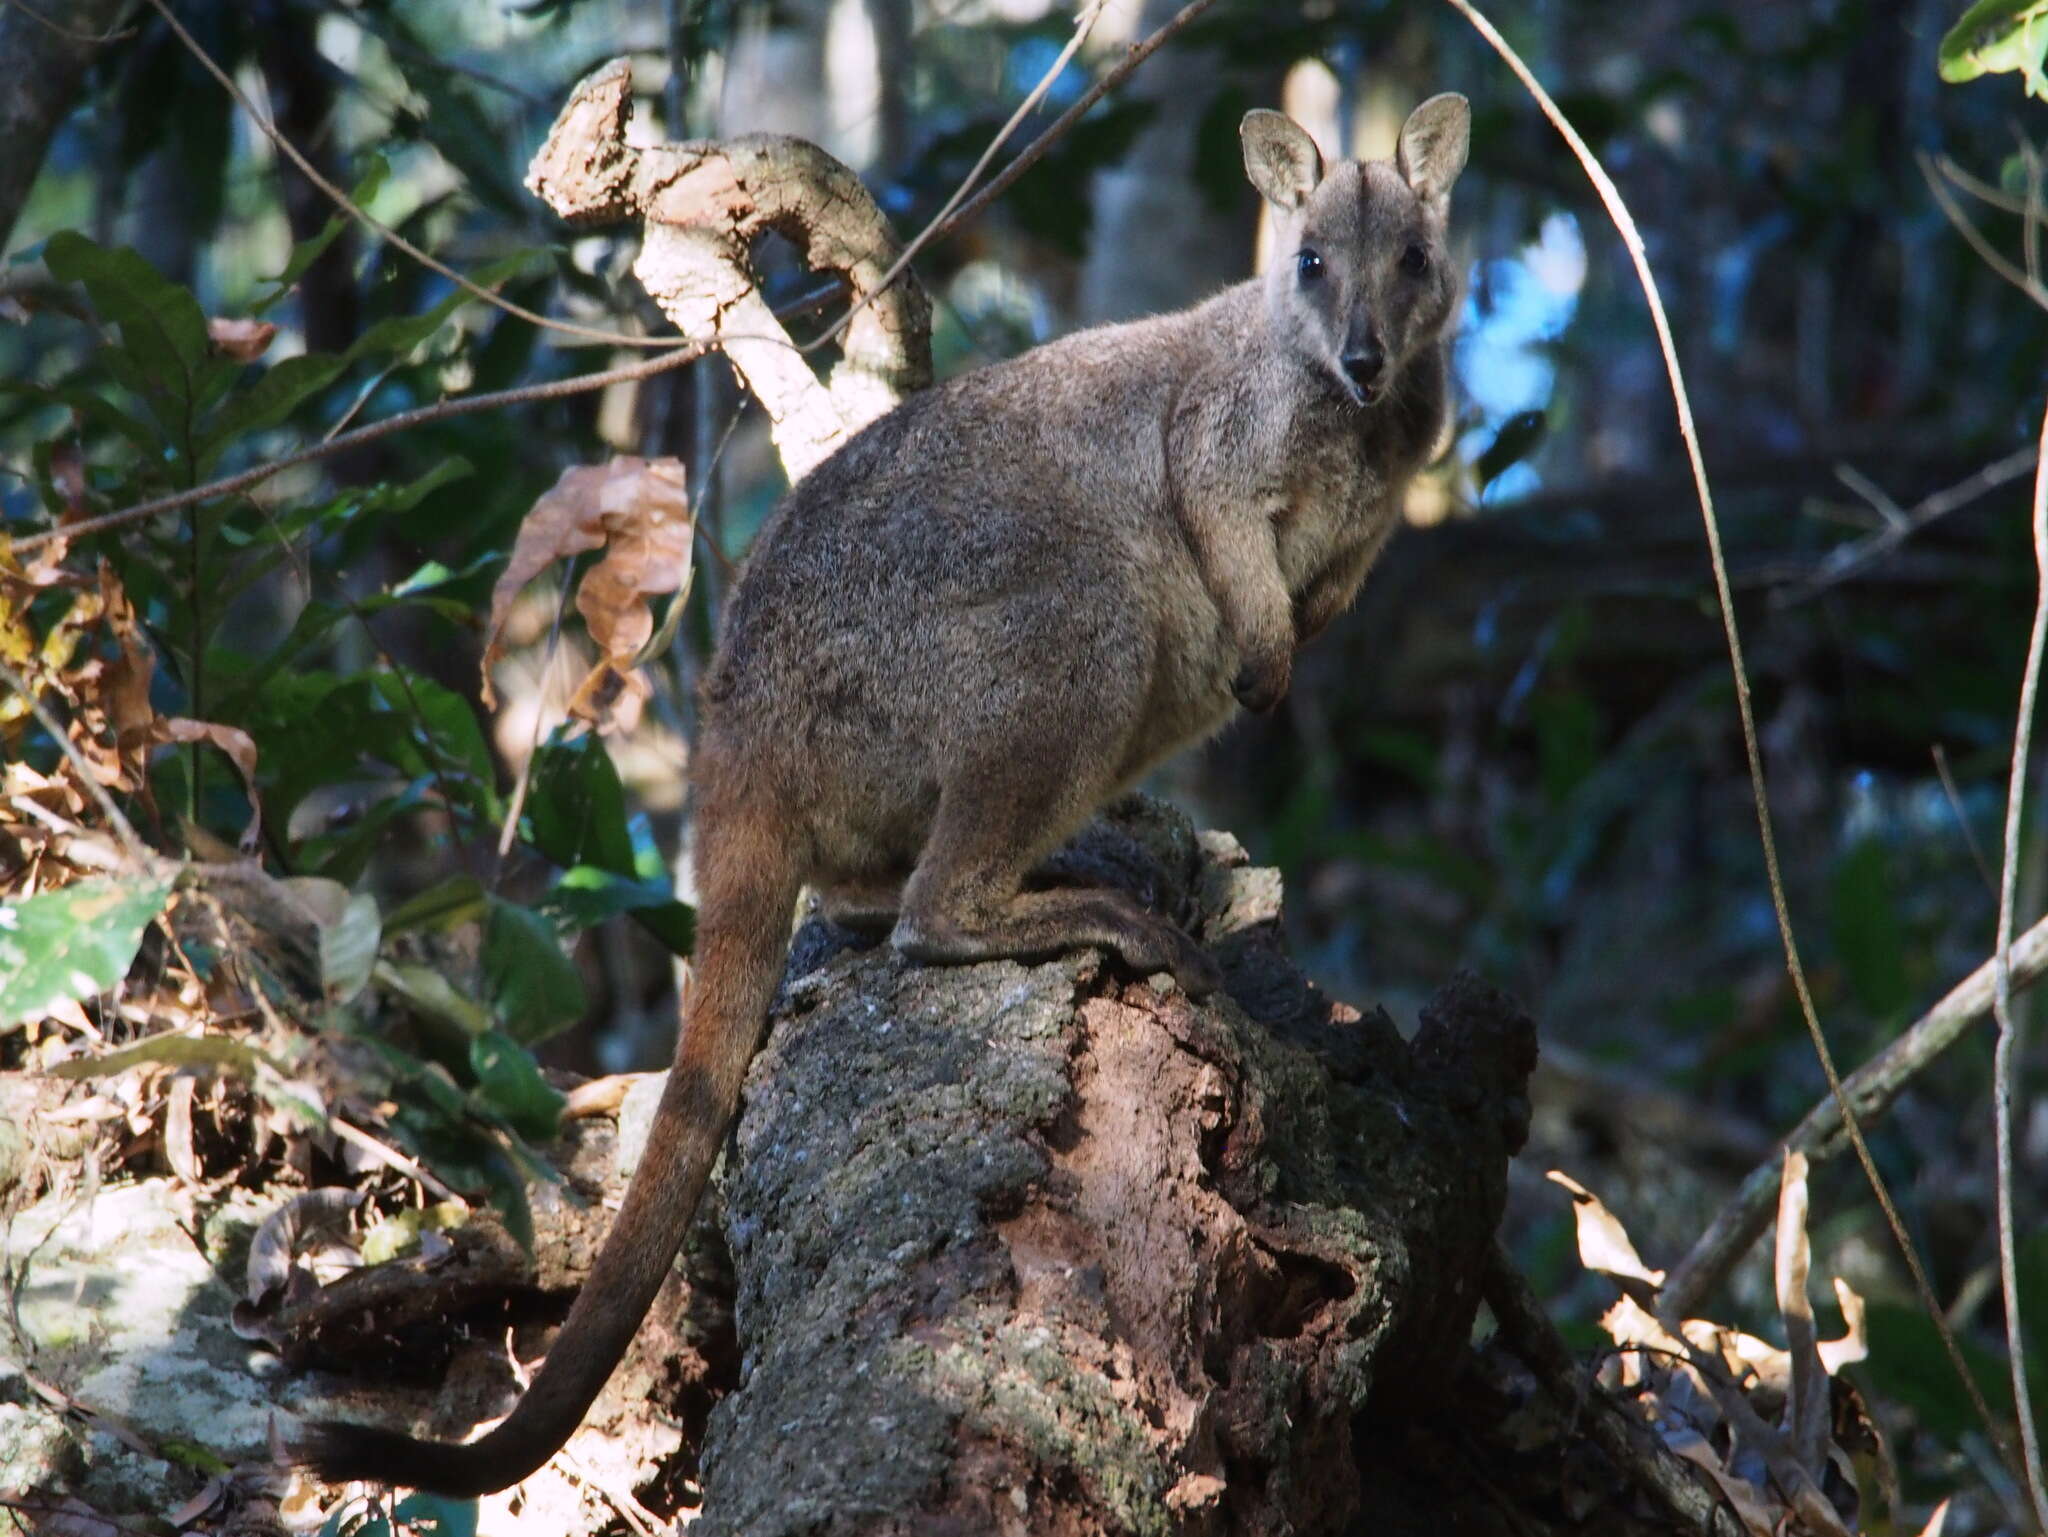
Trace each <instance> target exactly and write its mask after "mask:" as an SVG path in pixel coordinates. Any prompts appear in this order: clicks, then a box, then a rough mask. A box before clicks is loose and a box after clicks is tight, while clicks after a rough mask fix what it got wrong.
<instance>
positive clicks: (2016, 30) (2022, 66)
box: [1935, 0, 2048, 100]
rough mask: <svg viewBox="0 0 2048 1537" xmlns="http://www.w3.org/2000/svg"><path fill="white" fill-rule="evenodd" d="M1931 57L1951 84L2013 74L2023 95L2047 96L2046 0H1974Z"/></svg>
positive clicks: (2047, 6)
mask: <svg viewBox="0 0 2048 1537" xmlns="http://www.w3.org/2000/svg"><path fill="white" fill-rule="evenodd" d="M1935 57H1936V63H1937V65H1938V67H1939V68H1940V70H1941V78H1942V79H1944V80H1946V81H1948V82H1950V83H1951V84H1959V83H1961V82H1963V81H1966V80H1975V79H1976V78H1977V77H1978V76H1980V75H2002V74H2013V73H2016V74H2018V75H2019V76H2020V78H2021V79H2023V80H2024V81H2025V82H2026V86H2027V94H2028V95H2029V96H2039V97H2041V98H2042V99H2043V100H2048V72H2044V71H2043V69H2042V61H2043V59H2044V58H2048V0H1977V3H1976V4H1975V5H1972V6H1971V7H1970V8H1969V9H1968V10H1967V11H1964V12H1963V14H1962V15H1961V16H1960V17H1959V18H1958V19H1957V21H1956V24H1955V25H1954V26H1953V27H1951V28H1949V30H1948V32H1947V33H1946V35H1944V36H1943V38H1942V40H1941V47H1940V48H1939V50H1938V51H1937V53H1936V56H1935Z"/></svg>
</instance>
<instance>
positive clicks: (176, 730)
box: [150, 715, 263, 854]
mask: <svg viewBox="0 0 2048 1537" xmlns="http://www.w3.org/2000/svg"><path fill="white" fill-rule="evenodd" d="M150 735H151V740H152V741H153V742H166V743H168V742H180V743H182V742H204V743H206V744H207V745H208V746H211V747H217V748H219V749H220V750H221V751H222V752H223V753H225V754H226V755H227V759H228V761H229V762H230V763H232V764H234V766H235V772H236V773H238V774H240V775H241V776H242V793H243V794H245V795H247V796H248V797H249V825H248V826H247V827H244V828H243V829H242V838H241V846H242V852H243V853H245V854H247V853H251V852H253V851H254V850H255V849H256V847H257V845H258V843H259V842H260V841H261V838H262V833H263V806H262V804H261V803H260V802H259V801H258V800H257V799H256V743H255V741H254V740H253V739H252V738H251V737H250V735H249V733H248V732H246V731H244V730H243V729H242V728H241V727H239V726H223V725H221V724H220V723H219V722H217V721H210V720H187V719H186V718H185V717H184V716H182V715H171V716H166V717H164V718H163V719H161V720H159V721H158V722H157V723H156V724H155V726H154V727H153V728H152V730H151V733H150Z"/></svg>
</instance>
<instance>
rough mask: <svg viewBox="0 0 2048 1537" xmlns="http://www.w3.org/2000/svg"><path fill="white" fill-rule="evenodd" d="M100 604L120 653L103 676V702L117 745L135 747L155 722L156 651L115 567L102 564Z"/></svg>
mask: <svg viewBox="0 0 2048 1537" xmlns="http://www.w3.org/2000/svg"><path fill="white" fill-rule="evenodd" d="M100 604H101V610H102V612H103V613H104V614H105V615H106V622H107V628H109V629H110V630H112V631H113V632H114V640H115V642H116V643H117V644H118V645H119V646H120V648H121V654H120V656H118V657H117V658H115V659H114V660H113V661H111V662H109V663H108V664H107V666H106V670H105V671H104V672H102V673H101V674H100V678H99V683H100V695H99V697H100V702H101V706H102V708H104V709H105V711H106V715H107V720H108V723H109V724H110V725H112V726H113V728H114V740H115V743H116V745H117V746H121V747H129V746H131V745H134V743H133V740H132V739H134V738H138V737H140V736H141V735H142V734H143V733H145V732H147V731H148V729H149V728H150V726H151V725H152V724H154V723H155V721H156V707H155V706H154V705H152V704H151V703H150V702H149V686H150V683H151V682H152V680H154V679H155V677H156V648H155V647H153V646H152V645H150V643H149V638H148V637H147V636H145V635H144V634H143V633H142V624H141V621H140V620H138V619H137V618H136V617H135V605H134V604H132V603H130V602H129V601H128V594H127V592H126V591H125V590H123V588H122V586H121V579H120V578H119V577H118V576H116V575H114V568H113V567H112V566H110V565H108V564H107V563H106V562H105V561H101V562H100Z"/></svg>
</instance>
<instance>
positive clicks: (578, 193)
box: [526, 59, 931, 480]
mask: <svg viewBox="0 0 2048 1537" xmlns="http://www.w3.org/2000/svg"><path fill="white" fill-rule="evenodd" d="M632 112H633V76H632V69H631V67H630V65H629V64H628V63H627V61H626V60H624V59H614V60H613V61H612V62H611V63H609V64H607V65H605V66H603V67H602V68H600V69H598V70H596V71H594V72H592V73H591V74H590V75H588V76H586V77H585V78H584V79H583V80H582V82H581V83H580V84H578V85H577V87H576V89H575V90H574V91H573V92H571V93H570V96H569V100H568V102H567V103H566V104H565V105H564V106H563V108H562V111H561V114H560V115H559V116H558V117H557V118H556V119H555V126H554V128H553V129H552V130H550V132H549V134H548V137H547V142H546V143H545V144H543V145H542V146H541V148H540V151H539V152H538V153H537V154H536V155H535V156H534V158H533V162H532V164H531V166H530V167H529V168H528V170H527V178H526V184H527V186H528V188H530V189H531V190H532V191H533V193H534V194H535V196H537V197H539V198H540V199H541V200H542V201H543V202H545V203H546V204H547V205H548V206H549V207H550V208H552V209H554V211H555V212H556V213H558V214H560V215H561V216H562V217H563V218H564V219H567V220H569V221H570V222H571V223H574V224H579V225H584V226H590V225H598V224H606V223H612V222H615V221H617V220H620V219H623V218H638V219H640V220H641V221H642V235H641V242H640V254H639V256H638V257H637V258H636V259H635V261H634V263H633V273H634V275H635V276H636V277H638V278H639V279H640V282H641V285H642V286H643V287H645V288H646V290H647V292H648V293H649V294H650V295H651V296H652V297H653V299H654V301H655V303H656V304H658V305H660V306H661V309H662V312H663V313H664V314H665V315H667V316H668V317H669V319H670V320H671V321H672V322H674V324H675V326H676V328H677V329H678V330H679V331H681V332H682V334H683V335H684V336H685V337H688V338H690V339H691V340H693V341H696V342H699V343H703V344H716V345H718V346H720V347H722V348H723V349H724V351H725V354H726V356H727V357H729V358H731V359H732V362H733V365H734V366H735V367H736V368H738V369H739V371H740V373H741V374H742V376H743V377H744V378H745V379H746V381H747V386H748V388H749V389H751V390H752V391H753V392H754V394H755V396H756V397H757V398H758V399H759V400H760V401H761V403H762V405H763V406H764V407H765V408H766V410H767V412H768V416H769V419H770V421H771V422H772V423H773V424H774V435H775V444H776V448H777V449H778V451H779V452H780V453H781V456H782V461H783V464H784V467H785V468H786V469H787V470H788V471H789V476H790V479H791V480H797V479H799V478H801V477H802V476H803V475H804V474H805V473H806V472H807V471H809V470H810V469H811V468H812V467H813V466H814V465H816V464H817V463H818V462H819V461H820V460H821V459H823V458H825V456H826V455H828V454H830V453H831V452H832V450H833V449H835V448H837V447H838V446H839V444H840V443H842V442H844V441H845V440H846V438H847V437H849V436H850V435H851V434H853V433H854V432H857V431H859V430H860V428H861V427H863V426H865V425H866V424H867V423H868V422H870V421H872V420H874V418H875V417H877V416H880V415H881V414H882V413H883V412H885V411H887V410H888V409H889V408H890V407H891V406H893V405H895V404H896V402H897V401H898V400H900V399H902V397H903V396H904V395H905V394H906V393H907V392H909V391H911V390H916V389H922V388H923V387H924V386H925V385H927V384H929V383H930V382H931V341H930V333H931V307H930V304H929V303H928V301H927V300H926V299H925V296H924V291H923V289H922V288H921V287H919V286H918V284H917V282H916V280H915V279H914V278H912V277H910V276H908V275H907V274H906V275H905V276H903V277H901V278H899V279H898V280H897V281H896V282H895V283H894V284H893V285H889V284H887V283H886V279H887V277H888V274H889V270H890V266H891V262H892V260H893V258H894V256H895V253H896V250H897V242H896V237H895V233H894V231H892V230H891V229H890V228H889V223H888V221H887V220H886V219H885V218H884V217H883V216H882V211H881V209H880V208H878V207H876V205H875V201H874V199H873V198H872V197H871V196H869V194H868V191H867V189H866V188H865V187H864V186H862V185H861V182H860V178H859V177H857V176H855V175H854V174H853V172H852V171H850V170H848V169H847V168H846V167H845V166H844V165H842V164H840V162H839V161H837V160H835V159H833V157H832V156H830V155H828V154H826V153H825V152H824V151H823V150H821V149H819V148H818V147H817V146H816V145H815V144H810V143H807V142H806V141H804V140H801V139H793V138H788V137H786V136H783V135H777V134H751V135H748V136H746V137H744V138H738V139H732V140H728V141H724V142H719V143H711V142H695V143H688V144H662V145H657V146H655V147H654V148H652V149H646V150H641V149H636V148H634V147H633V146H632V145H630V144H628V143H627V142H626V128H627V125H628V123H629V122H630V121H631V119H632ZM770 230H773V231H775V232H777V233H778V234H781V235H784V236H786V237H787V238H789V239H790V240H792V241H793V242H795V243H796V244H797V246H798V247H799V248H800V249H801V250H802V252H803V254H804V259H805V262H806V263H807V264H808V265H809V266H810V267H812V268H814V269H816V270H817V271H820V272H826V273H832V274H835V275H837V276H839V277H842V278H843V279H844V280H845V282H846V284H847V286H848V287H849V288H850V289H851V291H852V294H853V313H852V318H851V321H850V323H849V324H848V326H847V328H846V331H845V334H844V337H843V338H842V356H841V359H840V361H839V363H838V365H837V366H836V367H835V368H834V369H833V370H832V376H831V381H830V383H829V384H826V383H823V382H821V381H820V380H819V379H818V377H817V375H816V374H814V373H813V372H812V371H811V366H810V364H809V363H808V362H807V361H806V359H805V357H804V355H803V353H802V352H801V351H800V350H799V349H798V348H797V346H796V345H795V343H793V342H792V341H791V340H790V339H789V334H788V333H787V332H786V331H785V330H784V329H783V328H782V325H781V323H780V322H779V321H777V319H776V318H775V316H774V315H773V314H772V313H771V312H770V311H769V309H768V306H767V304H766V303H765V302H764V301H763V300H762V298H761V295H760V291H759V288H758V285H757V284H756V282H755V279H754V274H753V269H752V265H751V262H750V260H749V257H748V246H749V244H750V243H751V242H752V241H753V240H754V239H755V238H756V237H757V236H759V235H761V234H763V233H765V232H767V231H770Z"/></svg>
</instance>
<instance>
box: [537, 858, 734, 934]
mask: <svg viewBox="0 0 2048 1537" xmlns="http://www.w3.org/2000/svg"><path fill="white" fill-rule="evenodd" d="M540 905H541V910H542V911H543V912H545V913H547V914H548V916H549V917H551V918H553V919H554V920H555V922H557V923H558V924H561V925H562V926H563V927H565V928H570V929H576V930H582V929H588V928H594V927H595V926H596V925H598V924H600V923H602V922H604V921H605V920H606V919H607V918H612V917H616V916H617V915H618V914H620V913H630V914H631V915H632V917H633V921H634V922H636V923H638V924H639V925H640V927H642V928H643V929H645V930H647V932H648V933H650V934H652V935H653V936H654V937H655V938H656V939H658V940H660V941H661V943H662V944H664V945H666V946H667V947H668V948H669V949H670V950H672V951H674V952H675V953H676V954H677V955H688V954H689V953H690V951H691V948H692V947H693V946H694V945H695V943H696V938H697V910H696V909H695V908H693V907H691V906H690V905H689V904H688V903H686V902H678V901H677V900H676V899H675V896H674V894H673V893H672V892H671V891H670V890H669V888H668V887H667V886H666V885H665V884H662V883H660V882H656V881H634V880H627V879H626V878H625V877H624V876H620V875H614V874H612V872H611V871H609V870H601V869H599V868H598V867H597V866H596V865H577V866H575V867H573V868H572V869H569V870H566V871H564V872H563V873H562V878H561V880H560V881H558V882H556V884H555V888H554V890H552V891H550V892H549V893H548V894H547V896H546V897H545V898H543V899H542V901H541V904H540Z"/></svg>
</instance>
